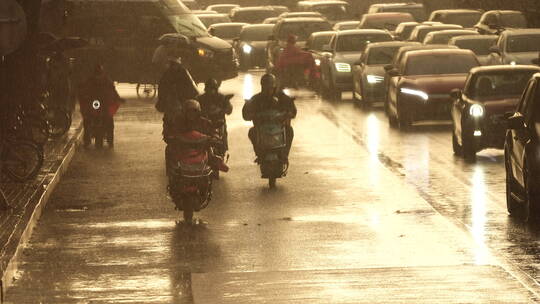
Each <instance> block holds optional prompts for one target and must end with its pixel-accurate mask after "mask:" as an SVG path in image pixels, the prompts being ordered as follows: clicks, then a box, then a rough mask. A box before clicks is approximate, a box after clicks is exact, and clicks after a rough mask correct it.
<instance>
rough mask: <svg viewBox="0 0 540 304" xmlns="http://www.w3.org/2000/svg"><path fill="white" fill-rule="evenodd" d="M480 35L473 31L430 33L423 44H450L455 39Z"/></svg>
mask: <svg viewBox="0 0 540 304" xmlns="http://www.w3.org/2000/svg"><path fill="white" fill-rule="evenodd" d="M467 35H478V32H477V31H473V30H442V31H435V32H430V33H428V34H427V35H426V37H424V41H423V42H422V43H423V44H448V41H450V39H452V38H453V37H459V36H467Z"/></svg>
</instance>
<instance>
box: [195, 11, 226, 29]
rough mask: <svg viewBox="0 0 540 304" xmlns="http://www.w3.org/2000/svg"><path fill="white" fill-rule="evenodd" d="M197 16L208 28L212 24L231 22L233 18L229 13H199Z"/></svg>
mask: <svg viewBox="0 0 540 304" xmlns="http://www.w3.org/2000/svg"><path fill="white" fill-rule="evenodd" d="M197 18H199V20H201V22H202V23H203V24H204V26H206V27H207V28H208V27H209V26H210V25H212V24H216V23H227V22H231V19H230V18H229V15H227V14H197Z"/></svg>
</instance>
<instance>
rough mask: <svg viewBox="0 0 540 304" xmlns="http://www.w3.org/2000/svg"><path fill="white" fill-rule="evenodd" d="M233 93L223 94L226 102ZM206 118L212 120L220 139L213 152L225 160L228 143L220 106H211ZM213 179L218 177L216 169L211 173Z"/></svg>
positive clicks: (223, 116)
mask: <svg viewBox="0 0 540 304" xmlns="http://www.w3.org/2000/svg"><path fill="white" fill-rule="evenodd" d="M233 96H234V94H227V95H225V96H224V98H225V99H226V102H228V101H229V100H230V99H231V98H232V97H233ZM208 119H209V120H210V121H211V122H212V125H213V127H214V128H216V133H217V135H218V137H219V138H221V139H222V141H221V143H220V144H218V145H216V146H215V147H214V153H215V155H216V156H219V157H221V158H222V159H223V160H224V161H225V162H227V160H228V159H229V154H228V153H227V151H228V150H229V145H228V142H227V124H226V123H225V114H224V113H223V112H222V110H221V108H218V107H211V108H210V110H209V111H208ZM213 177H214V178H215V179H219V171H218V170H216V171H214V173H213Z"/></svg>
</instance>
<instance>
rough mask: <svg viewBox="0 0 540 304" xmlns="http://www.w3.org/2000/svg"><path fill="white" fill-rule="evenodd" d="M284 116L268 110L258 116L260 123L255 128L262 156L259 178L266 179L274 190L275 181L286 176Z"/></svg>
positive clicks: (287, 165) (287, 166)
mask: <svg viewBox="0 0 540 304" xmlns="http://www.w3.org/2000/svg"><path fill="white" fill-rule="evenodd" d="M283 116H284V114H283V113H281V112H279V111H276V110H268V111H264V112H261V113H259V114H258V117H259V119H260V120H261V123H260V124H259V125H258V126H257V129H256V131H257V145H258V146H259V148H260V150H261V153H262V155H261V156H260V159H259V166H260V169H261V177H262V178H267V179H268V185H269V186H270V188H275V186H276V179H278V178H281V177H284V176H286V175H287V170H288V168H289V164H288V162H287V160H286V155H285V154H286V150H285V149H286V133H285V127H284V125H283Z"/></svg>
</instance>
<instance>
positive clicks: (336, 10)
mask: <svg viewBox="0 0 540 304" xmlns="http://www.w3.org/2000/svg"><path fill="white" fill-rule="evenodd" d="M313 11H316V12H319V13H321V14H322V15H323V16H325V17H326V18H328V19H330V20H343V19H347V17H348V16H349V13H348V9H347V6H346V5H342V4H338V5H336V4H334V5H316V6H314V7H313Z"/></svg>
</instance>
